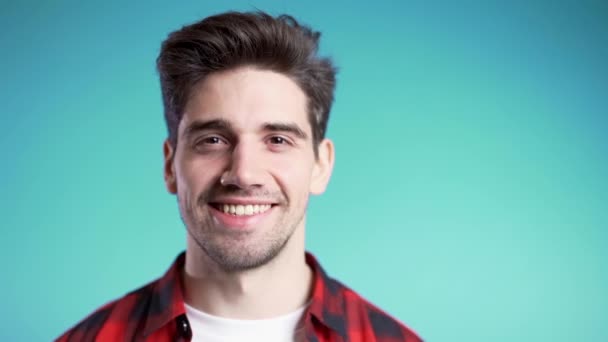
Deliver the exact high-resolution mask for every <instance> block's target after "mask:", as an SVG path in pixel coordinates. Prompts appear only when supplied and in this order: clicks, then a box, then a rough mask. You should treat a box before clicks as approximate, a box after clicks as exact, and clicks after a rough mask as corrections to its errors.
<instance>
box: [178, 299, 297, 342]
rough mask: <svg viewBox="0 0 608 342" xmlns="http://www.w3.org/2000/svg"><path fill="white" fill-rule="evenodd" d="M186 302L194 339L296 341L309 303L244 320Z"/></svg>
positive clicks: (215, 341)
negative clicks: (287, 310) (262, 317)
mask: <svg viewBox="0 0 608 342" xmlns="http://www.w3.org/2000/svg"><path fill="white" fill-rule="evenodd" d="M184 304H185V303H184ZM185 306H186V316H187V317H188V321H189V322H190V328H191V329H192V342H237V341H238V342H242V341H248V342H258V341H259V342H292V341H295V340H296V336H297V335H301V333H302V331H301V327H300V326H299V325H298V323H299V322H300V318H302V315H303V314H304V311H305V310H306V307H307V305H306V306H303V307H301V308H299V309H297V310H296V311H294V312H291V313H288V314H286V315H283V316H278V317H275V318H270V319H258V320H240V319H229V318H223V317H218V316H213V315H210V314H208V313H205V312H202V311H200V310H197V309H195V308H193V307H191V306H190V305H188V304H185ZM296 329H297V331H296Z"/></svg>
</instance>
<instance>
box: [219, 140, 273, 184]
mask: <svg viewBox="0 0 608 342" xmlns="http://www.w3.org/2000/svg"><path fill="white" fill-rule="evenodd" d="M262 158H263V156H262V155H261V153H259V152H258V151H256V150H255V147H254V146H251V145H247V144H245V143H243V142H241V143H239V144H237V145H236V146H235V147H234V148H233V150H232V154H231V156H230V163H229V165H228V167H227V168H226V170H225V171H224V173H223V174H222V177H221V178H220V183H221V184H222V185H223V186H234V187H238V188H240V189H245V190H246V189H250V188H256V187H261V186H263V185H264V180H263V178H264V172H263V170H264V168H263V160H262Z"/></svg>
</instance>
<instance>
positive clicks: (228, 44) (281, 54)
mask: <svg viewBox="0 0 608 342" xmlns="http://www.w3.org/2000/svg"><path fill="white" fill-rule="evenodd" d="M320 36H321V33H319V32H315V31H313V30H312V29H311V28H309V27H307V26H304V25H301V24H299V23H298V22H297V21H296V20H295V19H294V18H293V17H291V16H288V15H281V16H278V17H276V18H275V17H272V16H270V15H269V14H267V13H264V12H247V13H241V12H226V13H222V14H218V15H214V16H210V17H207V18H205V19H203V20H201V21H199V22H196V23H194V24H191V25H187V26H184V27H182V28H181V29H180V30H177V31H175V32H173V33H171V34H169V36H168V37H167V39H166V40H165V41H164V42H163V43H162V46H161V50H160V54H159V56H158V58H157V60H156V64H157V69H158V73H159V76H160V85H161V90H162V98H163V104H164V112H165V120H166V123H167V129H168V134H169V142H170V143H171V144H172V146H173V147H176V146H177V136H178V126H179V123H180V121H181V119H182V116H183V113H184V107H185V106H186V104H187V101H188V99H189V97H190V95H191V91H192V89H193V88H194V87H195V85H197V84H198V83H199V82H201V81H203V80H204V79H205V77H207V76H208V75H209V74H212V73H215V72H221V71H226V70H230V69H235V68H238V67H241V66H253V67H256V68H259V69H262V70H270V71H275V72H279V73H281V74H283V75H285V76H287V77H289V78H290V79H291V80H293V81H294V82H295V83H296V84H298V86H299V87H300V88H301V89H302V91H303V92H304V93H305V94H306V97H307V100H308V103H307V107H308V108H307V111H308V119H309V122H310V126H311V127H312V140H313V147H314V151H315V155H316V154H317V152H318V144H319V143H320V142H321V140H323V138H324V137H325V132H326V129H327V121H328V120H329V112H330V110H331V105H332V102H333V98H334V89H335V84H336V67H335V66H334V65H333V64H332V61H331V60H330V59H329V58H322V57H319V56H318V55H317V53H318V48H319V37H320Z"/></svg>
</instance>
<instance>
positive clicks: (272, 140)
mask: <svg viewBox="0 0 608 342" xmlns="http://www.w3.org/2000/svg"><path fill="white" fill-rule="evenodd" d="M269 142H270V143H271V144H273V145H283V144H285V143H287V140H285V138H283V137H271V138H270V139H269Z"/></svg>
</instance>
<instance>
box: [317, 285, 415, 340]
mask: <svg viewBox="0 0 608 342" xmlns="http://www.w3.org/2000/svg"><path fill="white" fill-rule="evenodd" d="M329 282H330V283H333V284H331V285H330V286H331V287H334V288H335V289H338V291H337V292H339V293H341V295H342V297H343V299H344V310H345V312H344V314H345V316H346V321H347V322H346V323H347V324H346V326H347V334H351V333H353V334H363V335H364V336H366V337H367V336H368V335H371V336H369V337H370V339H373V340H378V341H386V342H388V341H395V342H397V341H400V342H422V339H421V338H420V337H419V336H418V334H416V333H415V332H414V331H413V330H412V329H411V328H409V327H408V326H406V325H405V324H404V323H403V322H401V321H399V320H398V319H397V318H395V317H393V316H391V315H390V314H388V313H387V312H385V311H384V310H382V309H380V308H379V307H378V306H376V305H375V304H373V303H371V302H370V301H369V300H367V299H366V298H364V297H362V296H361V295H360V294H359V293H357V292H355V291H354V290H353V289H351V288H350V287H348V286H346V285H344V284H343V283H341V282H339V281H338V280H335V279H333V278H330V279H329ZM358 330H361V331H358Z"/></svg>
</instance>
